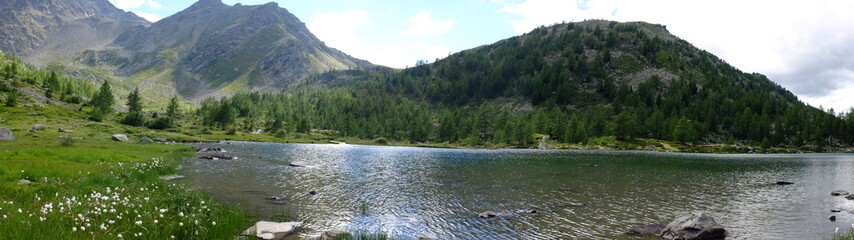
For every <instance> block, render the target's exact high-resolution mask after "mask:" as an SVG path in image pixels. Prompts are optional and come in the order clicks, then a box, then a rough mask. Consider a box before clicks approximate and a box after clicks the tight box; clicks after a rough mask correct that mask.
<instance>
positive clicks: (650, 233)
mask: <svg viewBox="0 0 854 240" xmlns="http://www.w3.org/2000/svg"><path fill="white" fill-rule="evenodd" d="M666 227H667V224H666V223H653V224H647V225H641V226H637V227H633V228H632V229H629V231H628V232H626V235H632V236H638V237H655V236H658V235H660V234H661V232H662V231H664V228H666Z"/></svg>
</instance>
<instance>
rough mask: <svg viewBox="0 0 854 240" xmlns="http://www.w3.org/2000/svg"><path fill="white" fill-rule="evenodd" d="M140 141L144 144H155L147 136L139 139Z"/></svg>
mask: <svg viewBox="0 0 854 240" xmlns="http://www.w3.org/2000/svg"><path fill="white" fill-rule="evenodd" d="M139 141H140V142H144V143H153V142H154V140H151V138H148V137H146V136H142V137H141V138H139Z"/></svg>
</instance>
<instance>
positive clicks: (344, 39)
mask: <svg viewBox="0 0 854 240" xmlns="http://www.w3.org/2000/svg"><path fill="white" fill-rule="evenodd" d="M370 22H371V18H370V17H369V16H368V13H367V12H365V11H361V10H348V11H346V12H341V13H316V14H315V15H314V17H312V18H311V19H310V20H309V21H308V23H306V26H307V27H308V29H309V30H310V31H311V32H312V33H314V35H315V36H317V37H318V38H320V39H321V40H323V42H324V43H326V45H327V46H330V47H333V48H337V49H338V50H341V51H343V52H345V53H348V54H351V55H353V56H362V54H363V53H364V52H365V47H366V44H365V42H364V41H362V40H361V39H359V38H358V37H357V36H356V29H357V28H359V27H362V26H364V25H365V24H368V23H370Z"/></svg>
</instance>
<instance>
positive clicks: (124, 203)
mask: <svg viewBox="0 0 854 240" xmlns="http://www.w3.org/2000/svg"><path fill="white" fill-rule="evenodd" d="M61 109H62V108H60V107H57V106H47V107H45V108H40V109H37V110H36V109H30V108H4V113H3V114H2V115H0V118H2V120H0V126H3V127H8V128H10V129H11V130H12V132H13V133H14V135H15V137H16V139H15V140H12V141H0V239H121V238H136V239H171V238H175V239H231V238H233V237H234V236H235V234H236V233H238V232H240V231H241V230H243V229H245V228H246V227H247V226H248V225H249V224H250V223H249V222H248V217H247V215H246V214H244V213H243V212H242V211H240V210H238V209H236V208H235V207H233V206H227V205H223V204H220V203H217V202H216V201H215V200H212V199H210V197H208V196H207V195H205V194H203V193H201V192H200V191H198V190H196V189H193V188H191V187H188V186H186V185H182V184H174V183H169V182H165V181H163V180H161V179H160V178H159V176H162V175H168V174H173V173H174V172H175V169H176V167H177V166H178V165H179V164H180V161H181V159H183V158H184V157H187V156H189V154H188V153H187V152H188V151H191V150H192V148H189V147H186V146H179V145H166V144H154V143H139V142H138V141H134V142H131V143H120V142H115V141H112V140H110V139H109V138H110V135H111V134H113V133H128V132H134V129H131V128H125V127H122V126H120V125H116V124H109V123H93V122H89V121H85V120H81V119H83V118H79V117H78V116H76V114H78V113H75V112H68V111H61ZM34 110H36V111H35V112H31V111H34ZM30 113H36V114H33V115H37V116H32V115H30ZM33 124H44V125H47V126H48V127H49V129H47V130H44V131H39V132H37V133H30V132H27V130H29V129H30V128H31V127H32V125H33ZM59 128H64V129H71V130H72V131H74V132H73V133H65V132H59V131H58V129H59ZM60 136H63V137H64V138H60ZM134 140H135V139H134ZM22 179H24V180H27V181H31V182H30V183H26V184H18V182H19V181H20V180H22Z"/></svg>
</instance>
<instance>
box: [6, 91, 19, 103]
mask: <svg viewBox="0 0 854 240" xmlns="http://www.w3.org/2000/svg"><path fill="white" fill-rule="evenodd" d="M6 106H7V107H16V106H18V92H17V91H15V90H12V91H9V92H8V93H6Z"/></svg>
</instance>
